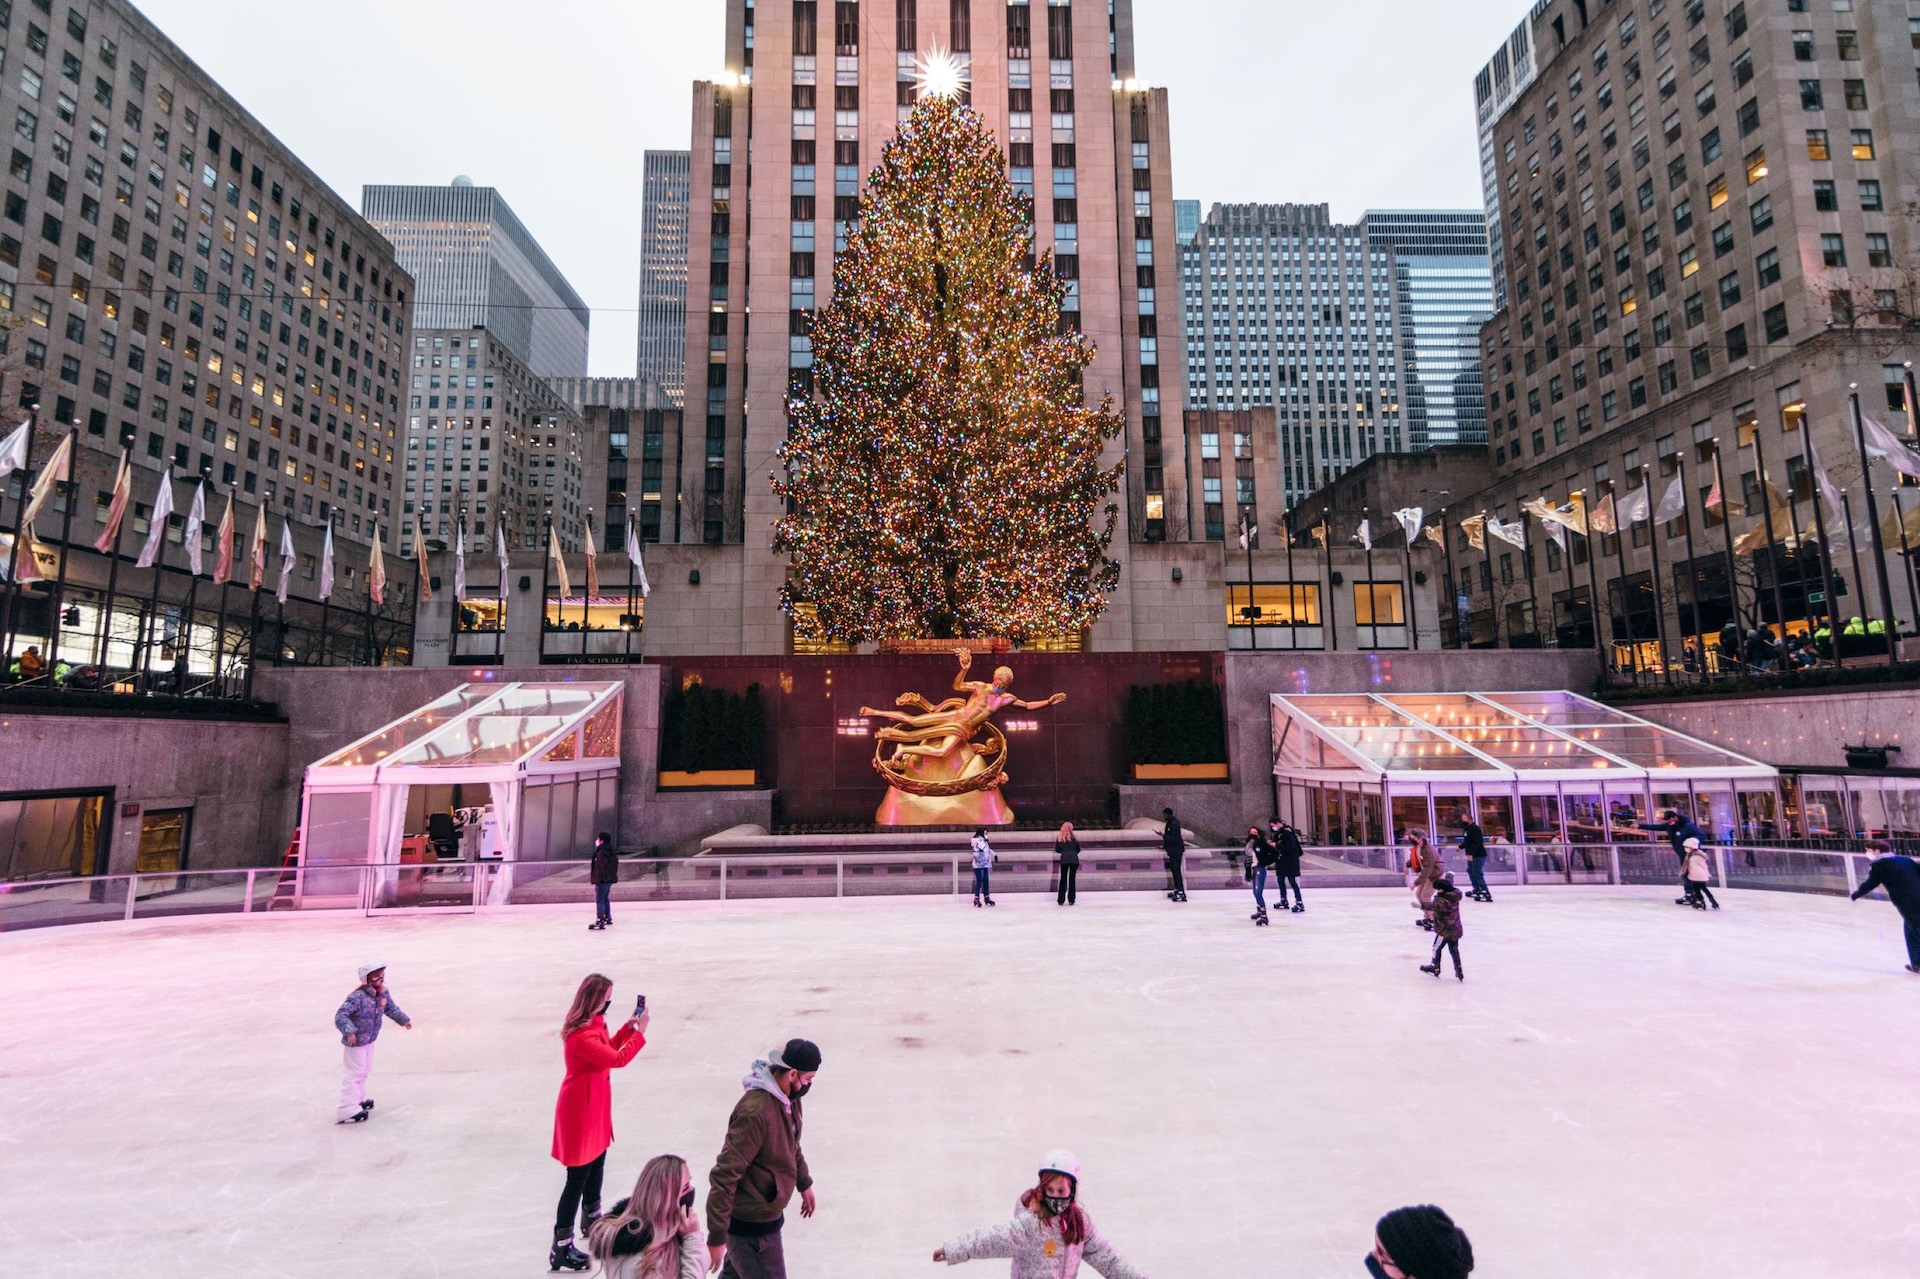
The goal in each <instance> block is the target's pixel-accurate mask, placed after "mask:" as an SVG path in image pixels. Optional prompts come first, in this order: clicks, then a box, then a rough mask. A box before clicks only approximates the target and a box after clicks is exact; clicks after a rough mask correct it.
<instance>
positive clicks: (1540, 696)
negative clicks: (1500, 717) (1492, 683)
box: [1481, 691, 1639, 728]
mask: <svg viewBox="0 0 1920 1279" xmlns="http://www.w3.org/2000/svg"><path fill="white" fill-rule="evenodd" d="M1481 696H1482V697H1484V698H1486V699H1487V700H1488V701H1490V702H1496V703H1498V704H1499V705H1501V706H1504V707H1506V708H1507V709H1509V710H1513V711H1518V712H1519V713H1520V714H1522V715H1525V716H1526V717H1527V718H1528V719H1531V720H1538V721H1539V722H1540V723H1542V724H1547V725H1550V726H1552V727H1554V728H1562V727H1565V726H1566V725H1569V724H1635V723H1638V722H1639V721H1638V720H1636V719H1634V717H1633V716H1631V715H1624V714H1622V713H1621V712H1619V711H1616V710H1613V709H1612V708H1610V707H1606V706H1602V705H1600V703H1598V702H1591V701H1588V700H1587V699H1586V698H1584V697H1581V696H1579V695H1578V694H1576V693H1568V692H1565V691H1555V692H1547V693H1482V694H1481Z"/></svg>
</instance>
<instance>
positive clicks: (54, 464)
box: [20, 431, 73, 525]
mask: <svg viewBox="0 0 1920 1279" xmlns="http://www.w3.org/2000/svg"><path fill="white" fill-rule="evenodd" d="M72 479H73V433H72V432H71V431H69V432H68V433H67V434H66V435H64V436H62V437H61V439H60V443H59V444H57V445H56V446H54V450H53V456H52V457H50V458H48V459H47V464H46V465H45V466H43V467H41V468H40V474H39V476H38V477H37V478H36V479H35V480H34V481H33V492H32V493H31V494H30V495H29V496H28V497H27V513H26V514H25V515H22V516H21V517H20V523H21V524H23V525H25V524H31V523H33V520H34V517H35V516H36V515H38V514H40V512H41V510H42V509H43V508H44V507H45V506H46V504H47V501H48V499H50V498H51V497H52V496H53V493H54V490H55V489H56V488H57V487H58V486H59V485H61V484H66V483H69V482H70V481H71V480H72Z"/></svg>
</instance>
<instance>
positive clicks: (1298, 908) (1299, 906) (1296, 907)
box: [1293, 902, 1307, 915]
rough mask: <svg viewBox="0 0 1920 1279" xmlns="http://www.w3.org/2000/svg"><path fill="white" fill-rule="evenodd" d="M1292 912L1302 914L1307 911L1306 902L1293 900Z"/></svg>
mask: <svg viewBox="0 0 1920 1279" xmlns="http://www.w3.org/2000/svg"><path fill="white" fill-rule="evenodd" d="M1293 913H1294V914H1296V915H1304V914H1306V913H1307V904H1306V903H1305V902H1295V903H1294V904H1293Z"/></svg>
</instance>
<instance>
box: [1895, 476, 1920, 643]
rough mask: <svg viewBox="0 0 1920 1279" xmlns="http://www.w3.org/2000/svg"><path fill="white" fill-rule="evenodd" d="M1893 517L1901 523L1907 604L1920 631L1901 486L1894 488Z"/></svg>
mask: <svg viewBox="0 0 1920 1279" xmlns="http://www.w3.org/2000/svg"><path fill="white" fill-rule="evenodd" d="M1893 516H1894V518H1895V519H1896V520H1898V521H1899V522H1900V567H1901V570H1902V572H1903V573H1904V574H1905V575H1906V579H1907V604H1908V606H1909V607H1910V608H1912V609H1913V619H1914V627H1915V628H1916V629H1920V590H1917V589H1915V587H1914V584H1913V551H1912V550H1911V549H1910V548H1909V547H1908V546H1907V513H1906V511H1905V510H1904V509H1903V508H1902V507H1901V505H1900V486H1899V484H1898V483H1896V484H1895V485H1894V486H1893Z"/></svg>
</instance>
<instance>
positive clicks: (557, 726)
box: [392, 715, 571, 768]
mask: <svg viewBox="0 0 1920 1279" xmlns="http://www.w3.org/2000/svg"><path fill="white" fill-rule="evenodd" d="M570 719H571V716H568V715H475V716H472V717H471V718H469V719H464V720H461V721H460V722H459V723H457V724H453V725H450V726H448V727H446V728H443V729H442V730H440V732H438V733H435V734H434V735H433V736H432V737H429V738H427V739H426V740H425V741H423V742H419V743H417V744H415V745H413V746H411V747H409V748H407V750H406V751H405V752H404V753H402V754H401V755H399V756H397V757H396V758H395V759H394V760H393V761H392V762H393V763H395V764H401V765H407V766H411V767H420V768H455V767H462V766H468V765H483V766H484V765H488V764H511V763H514V762H515V761H517V760H519V759H521V758H522V757H524V756H525V755H526V754H527V753H528V752H530V751H532V750H534V749H535V748H537V747H538V746H539V745H540V744H541V743H542V742H544V741H546V739H547V738H549V737H551V736H553V735H554V734H555V733H557V732H559V731H560V730H561V729H563V728H565V727H566V726H567V724H568V722H569V721H570Z"/></svg>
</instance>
